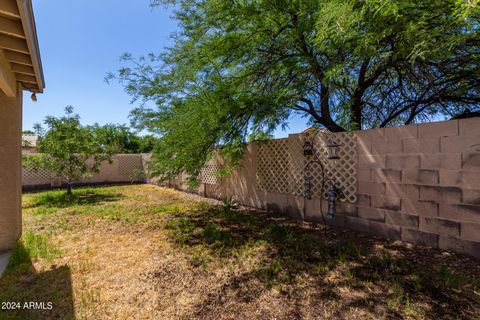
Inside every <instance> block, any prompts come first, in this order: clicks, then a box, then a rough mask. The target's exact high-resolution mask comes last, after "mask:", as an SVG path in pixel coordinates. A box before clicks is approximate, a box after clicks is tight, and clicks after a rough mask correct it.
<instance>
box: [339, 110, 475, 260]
mask: <svg viewBox="0 0 480 320" xmlns="http://www.w3.org/2000/svg"><path fill="white" fill-rule="evenodd" d="M356 134H357V147H358V149H357V151H358V157H359V165H358V171H357V179H358V201H357V204H356V207H357V211H356V214H355V212H354V210H351V211H350V214H349V215H345V214H344V213H341V214H340V215H339V220H342V219H343V221H342V222H338V223H337V224H339V225H341V226H344V227H346V228H351V229H357V230H361V231H365V232H370V233H374V234H377V235H380V236H384V237H387V238H391V239H401V240H404V241H406V242H412V243H418V244H424V245H428V246H431V247H438V248H441V249H448V250H453V251H457V252H462V253H467V254H470V255H473V256H476V257H480V118H471V119H462V120H451V121H443V122H436V123H429V124H420V125H410V126H403V127H392V128H384V129H374V130H366V131H361V132H357V133H356ZM352 213H353V217H352Z"/></svg>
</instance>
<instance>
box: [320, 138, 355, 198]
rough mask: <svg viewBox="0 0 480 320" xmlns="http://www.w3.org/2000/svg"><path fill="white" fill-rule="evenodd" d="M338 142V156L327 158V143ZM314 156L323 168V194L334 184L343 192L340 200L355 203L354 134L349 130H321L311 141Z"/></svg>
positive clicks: (328, 151)
mask: <svg viewBox="0 0 480 320" xmlns="http://www.w3.org/2000/svg"><path fill="white" fill-rule="evenodd" d="M332 143H335V144H338V145H339V147H338V148H337V150H338V153H337V155H338V158H339V159H336V160H331V159H328V156H329V153H330V152H331V150H329V148H328V145H329V144H332ZM313 145H314V151H315V156H316V157H317V158H319V159H320V161H321V162H322V164H323V165H324V168H325V186H324V196H325V197H326V193H327V192H328V190H330V189H331V187H332V185H333V184H335V185H336V186H337V187H340V189H341V191H342V192H343V197H342V198H341V199H340V200H342V201H348V202H352V203H355V202H356V201H357V171H356V167H357V143H356V139H355V135H354V134H353V133H350V132H337V133H330V132H321V133H319V134H317V135H316V136H315V137H314V141H313Z"/></svg>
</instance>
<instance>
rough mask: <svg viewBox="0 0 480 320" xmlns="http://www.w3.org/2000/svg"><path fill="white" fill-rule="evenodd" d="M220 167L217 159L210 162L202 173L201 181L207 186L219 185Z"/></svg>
mask: <svg viewBox="0 0 480 320" xmlns="http://www.w3.org/2000/svg"><path fill="white" fill-rule="evenodd" d="M219 171H220V165H219V164H218V162H217V161H215V159H211V160H210V161H208V162H207V163H206V164H205V165H204V166H203V168H202V169H201V171H200V175H199V181H200V182H201V183H207V184H219V183H220V177H219Z"/></svg>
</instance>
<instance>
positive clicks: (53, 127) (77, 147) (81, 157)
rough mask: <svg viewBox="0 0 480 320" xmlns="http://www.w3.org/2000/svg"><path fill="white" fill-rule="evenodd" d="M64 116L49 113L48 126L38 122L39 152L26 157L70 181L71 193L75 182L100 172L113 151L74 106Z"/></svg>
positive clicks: (33, 163) (36, 166)
mask: <svg viewBox="0 0 480 320" xmlns="http://www.w3.org/2000/svg"><path fill="white" fill-rule="evenodd" d="M65 113H66V115H65V116H63V117H59V118H56V117H53V116H48V117H46V118H45V121H44V123H45V125H46V126H47V128H46V129H44V128H43V127H42V126H41V125H40V124H36V125H35V131H36V133H37V134H38V142H37V148H38V151H39V154H38V155H33V156H29V157H25V158H24V159H25V160H24V162H25V163H29V164H31V165H32V166H33V167H34V168H37V169H44V170H48V171H51V172H53V173H54V174H56V175H57V176H58V177H59V178H62V179H63V180H65V181H66V183H67V194H69V195H70V194H72V183H74V182H76V181H79V180H81V179H85V178H88V177H90V176H91V175H92V173H94V172H98V171H99V168H100V164H101V163H102V162H103V161H109V162H111V155H110V153H109V152H107V151H105V150H103V149H102V146H101V144H100V143H99V142H98V140H97V139H96V138H95V135H94V134H93V133H92V131H91V130H89V129H88V128H87V127H84V126H82V125H81V123H80V117H79V115H78V114H74V113H73V108H72V107H71V106H68V107H66V108H65Z"/></svg>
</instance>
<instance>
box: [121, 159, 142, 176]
mask: <svg viewBox="0 0 480 320" xmlns="http://www.w3.org/2000/svg"><path fill="white" fill-rule="evenodd" d="M116 158H117V161H118V174H119V175H120V176H126V177H130V178H136V177H137V176H139V175H141V174H142V173H144V171H145V170H144V167H143V159H142V156H141V155H138V154H121V155H117V156H116Z"/></svg>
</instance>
